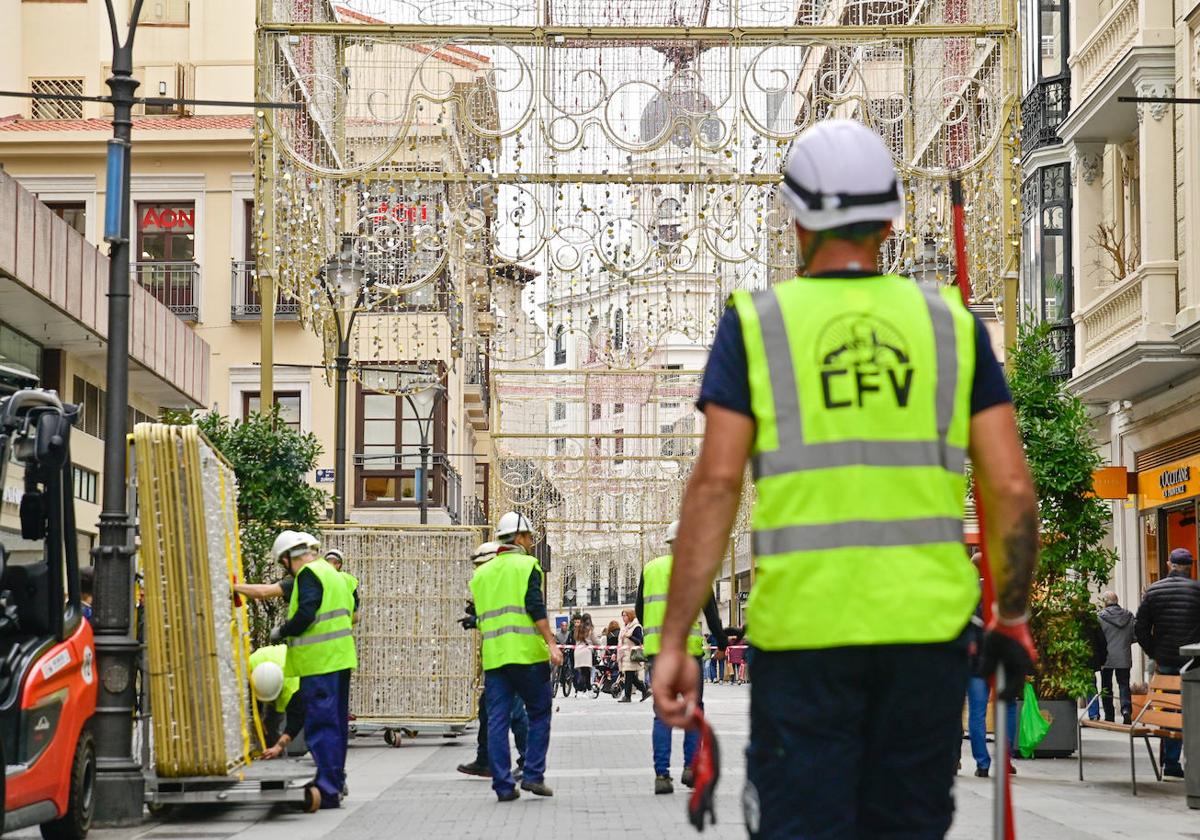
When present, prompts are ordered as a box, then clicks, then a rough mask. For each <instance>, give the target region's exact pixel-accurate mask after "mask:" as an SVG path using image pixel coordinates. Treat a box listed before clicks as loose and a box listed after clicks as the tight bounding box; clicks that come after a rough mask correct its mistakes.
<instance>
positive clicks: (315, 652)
mask: <svg viewBox="0 0 1200 840" xmlns="http://www.w3.org/2000/svg"><path fill="white" fill-rule="evenodd" d="M303 574H314V575H316V576H317V580H319V581H320V582H321V589H322V595H321V606H320V608H319V609H318V610H317V615H316V618H315V619H314V620H313V623H312V624H310V625H308V627H307V629H305V631H304V632H303V633H301V634H300V635H299V636H296V637H294V638H291V639H288V655H287V668H286V669H285V670H284V673H285V674H286V675H287V676H289V677H292V676H295V677H311V676H315V675H317V674H332V673H335V672H337V671H344V670H346V669H347V668H357V667H358V656H357V654H355V652H354V637H353V635H352V633H353V629H352V627H353V624H352V622H351V616H352V615H353V614H354V598H353V596H351V594H350V589H349V588H348V587H347V586H346V582H345V580H343V578H342V575H341V573H340V572H338V570H337V569H335V568H333V566H331V565H329V563H328V562H327V561H325V560H311V561H309V562H308V563H307V564H305V565H304V566H303V567H302V568H301V569H300V572H299V574H297V575H296V583H295V585H294V586H293V587H292V598H291V601H290V602H289V604H288V618H289V619H291V618H292V616H294V615H295V614H296V610H297V609H298V608H299V606H300V575H303Z"/></svg>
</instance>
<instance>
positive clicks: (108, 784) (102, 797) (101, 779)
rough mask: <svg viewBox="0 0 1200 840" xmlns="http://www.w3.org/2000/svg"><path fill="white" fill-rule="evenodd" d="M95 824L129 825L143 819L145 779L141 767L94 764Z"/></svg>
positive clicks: (116, 826) (108, 826) (126, 826)
mask: <svg viewBox="0 0 1200 840" xmlns="http://www.w3.org/2000/svg"><path fill="white" fill-rule="evenodd" d="M96 770H97V772H96V813H95V816H94V817H93V818H92V825H93V826H94V827H95V828H128V827H129V826H134V825H141V823H142V821H143V820H144V819H145V816H144V811H145V805H146V780H145V778H144V777H143V776H142V771H141V768H139V767H137V765H134V766H133V767H129V766H128V765H126V766H125V767H120V768H118V767H113V768H112V769H106V768H104V767H103V766H97V768H96Z"/></svg>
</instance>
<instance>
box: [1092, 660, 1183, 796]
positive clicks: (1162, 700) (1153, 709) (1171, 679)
mask: <svg viewBox="0 0 1200 840" xmlns="http://www.w3.org/2000/svg"><path fill="white" fill-rule="evenodd" d="M1098 696H1099V695H1097V697H1098ZM1093 699H1095V698H1093ZM1088 705H1089V706H1090V705H1091V701H1088ZM1084 729H1102V730H1105V731H1107V732H1123V733H1126V734H1128V735H1129V781H1130V783H1131V784H1132V786H1133V795H1134V796H1137V767H1136V763H1135V760H1134V758H1135V756H1134V752H1135V751H1134V747H1133V742H1134V740H1135V739H1137V738H1141V739H1142V742H1143V743H1144V744H1145V745H1146V752H1147V753H1148V754H1149V756H1150V766H1152V767H1153V768H1154V775H1155V778H1157V779H1158V781H1160V782H1161V781H1162V778H1163V777H1162V767H1161V766H1160V764H1159V761H1158V758H1157V757H1156V756H1155V754H1154V750H1153V749H1152V748H1151V746H1150V739H1151V738H1169V739H1171V740H1173V741H1180V740H1182V739H1183V694H1182V678H1181V677H1178V676H1167V675H1164V674H1156V675H1155V676H1154V677H1153V678H1152V679H1151V680H1150V693H1149V695H1148V696H1147V699H1146V705H1145V707H1144V708H1143V709H1142V711H1141V712H1139V713H1138V716H1137V717H1136V718H1134V720H1133V723H1131V724H1128V725H1127V724H1124V723H1114V722H1111V721H1106V720H1089V719H1088V717H1087V709H1086V708H1085V709H1084V711H1083V714H1082V715H1080V716H1079V738H1078V741H1079V750H1078V752H1079V780H1080V781H1083V730H1084Z"/></svg>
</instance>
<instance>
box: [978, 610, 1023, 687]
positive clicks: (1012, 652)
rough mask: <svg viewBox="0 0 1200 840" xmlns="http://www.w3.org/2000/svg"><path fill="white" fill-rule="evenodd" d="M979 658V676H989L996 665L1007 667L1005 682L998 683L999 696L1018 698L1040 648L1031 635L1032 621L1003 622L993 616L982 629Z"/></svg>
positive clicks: (993, 672)
mask: <svg viewBox="0 0 1200 840" xmlns="http://www.w3.org/2000/svg"><path fill="white" fill-rule="evenodd" d="M982 654H983V655H982V657H981V660H980V669H979V670H980V676H984V677H990V676H992V675H993V674H995V673H996V671H997V668H999V667H1003V669H1004V685H997V686H996V689H997V696H998V697H999V698H1000V699H1001V700H1009V701H1012V700H1017V699H1019V698H1020V696H1021V692H1022V691H1023V690H1024V687H1025V677H1027V676H1029V675H1030V674H1032V673H1033V665H1034V663H1035V662H1037V649H1036V648H1035V647H1034V646H1033V637H1032V636H1030V635H1029V624H1028V623H1027V622H1026V621H1025V620H1024V619H1021V620H1019V621H1016V622H1011V623H1003V624H1002V623H1000V621H998V620H996V619H993V620H992V623H991V624H989V625H988V626H987V629H985V630H984V631H983V651H982Z"/></svg>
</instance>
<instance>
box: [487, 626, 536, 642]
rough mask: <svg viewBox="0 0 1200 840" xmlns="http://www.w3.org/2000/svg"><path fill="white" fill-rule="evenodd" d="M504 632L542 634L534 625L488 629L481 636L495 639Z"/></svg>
mask: <svg viewBox="0 0 1200 840" xmlns="http://www.w3.org/2000/svg"><path fill="white" fill-rule="evenodd" d="M505 633H520V634H522V635H525V636H540V635H542V634H541V632H540V631H539V630H538V629H537V628H536V627H501V628H500V629H499V630H488V631H487V632H485V633H484V634H483V638H485V639H495V638H497V637H498V636H503V635H504V634H505Z"/></svg>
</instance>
